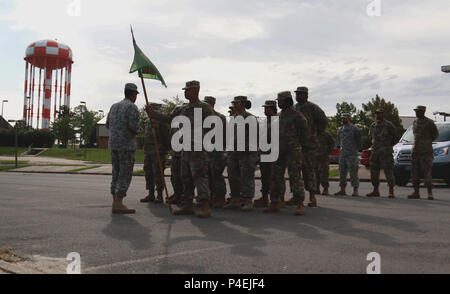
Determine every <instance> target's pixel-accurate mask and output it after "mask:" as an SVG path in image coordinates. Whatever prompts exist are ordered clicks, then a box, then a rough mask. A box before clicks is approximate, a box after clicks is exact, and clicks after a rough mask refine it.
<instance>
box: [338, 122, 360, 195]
mask: <svg viewBox="0 0 450 294" xmlns="http://www.w3.org/2000/svg"><path fill="white" fill-rule="evenodd" d="M342 124H343V126H342V127H341V128H340V129H339V132H338V142H339V145H340V146H341V151H340V152H339V182H340V183H339V185H340V187H341V189H340V190H339V191H338V192H336V193H335V194H334V195H343V196H345V195H347V194H346V193H345V187H346V186H347V172H350V182H351V185H352V187H353V194H352V196H355V197H356V196H359V194H358V188H359V178H358V168H359V160H358V151H359V149H360V148H361V131H360V130H359V129H358V128H357V127H356V126H354V125H352V124H351V123H350V114H349V113H344V114H343V115H342Z"/></svg>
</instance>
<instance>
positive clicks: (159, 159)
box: [139, 74, 172, 214]
mask: <svg viewBox="0 0 450 294" xmlns="http://www.w3.org/2000/svg"><path fill="white" fill-rule="evenodd" d="M139 75H140V76H141V82H142V88H143V89H144V96H145V104H146V105H147V108H148V107H149V106H150V105H149V103H148V97H147V90H146V88H145V83H144V78H143V77H142V75H141V74H139ZM147 115H148V118H149V120H150V126H151V127H152V133H153V142H154V143H155V149H156V157H157V158H158V165H159V171H160V172H161V179H162V182H163V185H164V191H165V192H166V202H169V201H168V200H169V193H168V192H167V185H166V179H165V178H164V169H163V167H162V164H161V157H160V155H159V145H158V139H157V138H156V136H155V126H154V125H153V119H152V117H151V115H149V114H148V113H147ZM168 204H169V211H170V213H171V214H172V205H171V204H170V202H169V203H168Z"/></svg>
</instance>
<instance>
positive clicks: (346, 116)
mask: <svg viewBox="0 0 450 294" xmlns="http://www.w3.org/2000/svg"><path fill="white" fill-rule="evenodd" d="M351 117H352V116H351V115H350V113H348V112H346V113H343V114H342V118H351Z"/></svg>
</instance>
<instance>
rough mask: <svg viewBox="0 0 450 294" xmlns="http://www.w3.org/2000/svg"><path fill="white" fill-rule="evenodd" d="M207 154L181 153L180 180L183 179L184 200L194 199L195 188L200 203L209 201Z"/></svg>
mask: <svg viewBox="0 0 450 294" xmlns="http://www.w3.org/2000/svg"><path fill="white" fill-rule="evenodd" d="M208 164H209V160H208V154H207V153H206V152H204V151H199V152H197V151H195V152H192V151H189V152H185V151H183V154H182V155H181V178H182V179H183V188H184V189H183V194H184V198H185V199H194V194H195V188H197V194H198V199H199V200H200V201H202V200H205V201H209V200H210V193H211V192H210V190H209V184H208Z"/></svg>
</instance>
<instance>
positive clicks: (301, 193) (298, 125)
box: [264, 91, 310, 215]
mask: <svg viewBox="0 0 450 294" xmlns="http://www.w3.org/2000/svg"><path fill="white" fill-rule="evenodd" d="M277 100H278V106H279V107H280V108H281V113H280V114H279V117H280V141H279V142H280V154H279V156H278V159H277V161H276V162H274V163H273V165H272V175H271V177H272V183H271V187H270V205H269V206H268V207H267V208H266V209H264V212H267V213H272V212H278V211H279V210H280V200H281V194H282V191H283V186H284V173H285V171H286V168H287V169H288V175H289V183H290V186H291V190H292V193H293V198H292V199H294V201H295V202H296V203H297V209H296V211H295V214H296V215H304V214H305V207H304V205H303V201H304V200H305V190H304V188H303V185H302V174H301V168H302V160H303V155H302V146H304V145H305V143H306V142H307V141H308V140H309V137H310V135H309V127H308V122H307V120H306V118H305V117H304V116H303V115H302V114H301V113H299V112H297V111H295V110H294V107H293V105H294V101H293V99H292V95H291V92H289V91H285V92H280V93H278V97H277Z"/></svg>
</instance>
